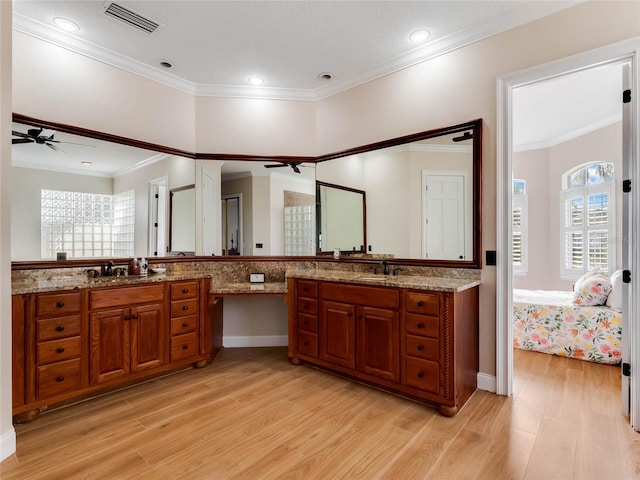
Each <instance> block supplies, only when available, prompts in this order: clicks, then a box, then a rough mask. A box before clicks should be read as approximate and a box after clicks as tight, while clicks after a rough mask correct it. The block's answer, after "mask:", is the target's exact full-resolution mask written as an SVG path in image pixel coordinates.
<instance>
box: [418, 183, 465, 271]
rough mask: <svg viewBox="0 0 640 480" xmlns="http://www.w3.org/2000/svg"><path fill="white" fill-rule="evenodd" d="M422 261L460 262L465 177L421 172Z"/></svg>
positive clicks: (462, 242)
mask: <svg viewBox="0 0 640 480" xmlns="http://www.w3.org/2000/svg"><path fill="white" fill-rule="evenodd" d="M422 178H423V190H422V193H423V209H422V211H423V216H424V218H423V232H424V234H423V237H422V238H423V252H422V254H423V258H434V259H438V260H440V259H442V260H464V259H465V258H466V252H465V244H466V238H467V234H466V233H467V232H466V231H465V217H466V215H465V203H466V202H465V198H466V195H465V191H466V190H465V178H464V175H462V174H450V175H449V174H448V175H438V174H430V173H427V172H423V177H422Z"/></svg>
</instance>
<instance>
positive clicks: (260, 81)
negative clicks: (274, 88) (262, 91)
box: [248, 76, 264, 85]
mask: <svg viewBox="0 0 640 480" xmlns="http://www.w3.org/2000/svg"><path fill="white" fill-rule="evenodd" d="M248 81H249V83H250V84H251V85H262V84H263V83H264V78H262V77H256V76H252V77H249V79H248Z"/></svg>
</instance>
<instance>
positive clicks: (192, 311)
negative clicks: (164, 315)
mask: <svg viewBox="0 0 640 480" xmlns="http://www.w3.org/2000/svg"><path fill="white" fill-rule="evenodd" d="M197 313H198V299H197V298H196V299H193V300H181V301H178V302H171V316H172V317H184V316H186V315H196V314H197Z"/></svg>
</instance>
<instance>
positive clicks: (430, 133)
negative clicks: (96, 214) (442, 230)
mask: <svg viewBox="0 0 640 480" xmlns="http://www.w3.org/2000/svg"><path fill="white" fill-rule="evenodd" d="M13 121H14V122H17V123H23V124H27V125H32V126H34V127H42V128H46V129H51V130H56V131H60V132H65V133H70V134H74V135H80V136H85V137H89V138H95V139H98V140H104V141H108V142H114V143H119V144H122V145H128V146H132V147H138V148H143V149H147V150H154V151H157V152H161V153H167V154H170V155H177V156H182V157H186V158H192V159H194V160H244V161H261V162H264V161H269V162H282V163H289V162H302V163H319V162H325V161H328V160H335V159H339V158H342V157H347V156H349V155H354V154H359V153H365V152H370V151H372V150H378V149H382V148H388V147H393V146H397V145H402V144H404V143H410V142H415V141H420V140H425V139H427V138H433V137H438V136H441V135H449V134H454V133H461V132H465V131H468V130H472V131H473V206H474V208H473V221H472V229H473V247H472V259H471V260H435V259H416V258H395V259H393V262H394V263H396V264H399V265H415V266H430V267H446V268H473V269H480V268H482V257H481V252H482V119H476V120H472V121H470V122H466V123H461V124H458V125H452V126H449V127H444V128H436V129H432V130H426V131H423V132H418V133H414V134H411V135H405V136H402V137H397V138H393V139H390V140H384V141H380V142H375V143H370V144H367V145H361V146H359V147H354V148H350V149H346V150H341V151H338V152H333V153H328V154H325V155H320V156H317V157H307V156H284V155H269V156H260V155H242V154H223V153H194V152H188V151H185V150H179V149H176V148H172V147H167V146H164V145H158V144H153V143H149V142H144V141H140V140H134V139H131V138H127V137H122V136H118V135H113V134H109V133H104V132H99V131H96V130H90V129H86V128H82V127H76V126H73V125H67V124H63V123H57V122H50V121H46V120H41V119H37V118H33V117H29V116H27V115H22V114H19V113H14V114H13ZM157 258H162V261H163V262H164V261H176V260H177V261H185V260H190V261H193V260H194V259H195V260H200V259H207V260H209V261H210V260H212V259H221V260H227V261H228V260H229V259H230V258H231V257H195V256H194V257H186V258H185V257H180V258H179V259H175V258H174V257H157ZM233 258H234V260H235V261H257V260H260V261H269V260H273V261H282V260H300V261H302V260H305V259H316V260H333V258H332V257H328V256H327V255H317V256H312V257H285V256H276V257H244V256H236V257H233ZM96 260H97V259H89V260H84V259H83V260H68V261H66V262H56V261H46V260H45V261H19V262H12V268H13V269H15V270H19V269H27V268H54V267H60V266H75V265H78V266H84V264H94V263H95V262H96ZM341 261H359V262H362V261H365V262H366V261H367V260H366V259H361V258H356V259H353V260H351V259H348V258H342V259H341ZM371 261H375V260H371Z"/></svg>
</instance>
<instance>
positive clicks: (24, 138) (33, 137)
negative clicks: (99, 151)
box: [11, 128, 93, 154]
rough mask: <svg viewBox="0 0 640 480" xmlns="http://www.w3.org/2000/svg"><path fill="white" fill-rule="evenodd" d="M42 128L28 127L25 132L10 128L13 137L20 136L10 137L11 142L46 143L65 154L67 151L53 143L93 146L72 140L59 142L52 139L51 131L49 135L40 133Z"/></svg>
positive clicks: (13, 143)
mask: <svg viewBox="0 0 640 480" xmlns="http://www.w3.org/2000/svg"><path fill="white" fill-rule="evenodd" d="M43 130H44V129H42V128H30V129H28V130H27V133H23V132H17V131H15V130H12V131H11V134H12V135H13V136H14V137H20V138H12V139H11V144H12V145H16V144H20V143H35V144H37V145H46V146H47V147H49V148H50V149H52V150H55V151H56V152H61V153H64V154H66V153H67V152H65V151H64V150H62V149H61V148H60V147H58V146H57V145H55V144H56V143H68V144H70V145H81V146H83V147H92V148H93V145H85V144H83V143H73V142H61V141H60V140H55V139H54V135H55V133H52V134H51V135H42V132H43Z"/></svg>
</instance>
